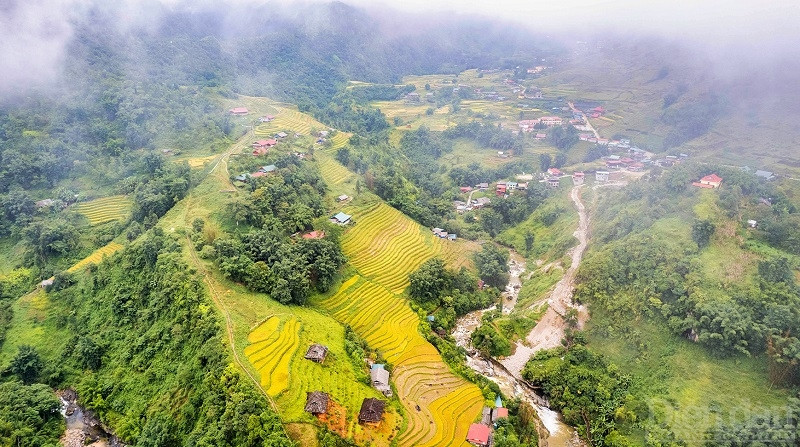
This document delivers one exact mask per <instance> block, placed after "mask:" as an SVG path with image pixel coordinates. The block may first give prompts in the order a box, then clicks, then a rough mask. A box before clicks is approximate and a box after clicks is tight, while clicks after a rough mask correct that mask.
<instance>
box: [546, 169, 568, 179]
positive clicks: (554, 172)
mask: <svg viewBox="0 0 800 447" xmlns="http://www.w3.org/2000/svg"><path fill="white" fill-rule="evenodd" d="M547 174H549V175H551V176H553V177H556V176H558V177H560V176H562V175H564V173H563V172H561V170H560V169H558V168H550V169H548V170H547Z"/></svg>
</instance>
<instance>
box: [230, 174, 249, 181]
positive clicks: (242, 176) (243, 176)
mask: <svg viewBox="0 0 800 447" xmlns="http://www.w3.org/2000/svg"><path fill="white" fill-rule="evenodd" d="M247 177H248V175H247V174H239V175H237V176H236V177H234V178H233V179H234V180H236V181H237V182H246V181H247Z"/></svg>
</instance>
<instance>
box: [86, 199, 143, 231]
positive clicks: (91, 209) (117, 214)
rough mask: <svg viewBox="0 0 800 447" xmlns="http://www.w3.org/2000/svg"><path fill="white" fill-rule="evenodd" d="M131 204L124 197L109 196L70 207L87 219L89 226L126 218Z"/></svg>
mask: <svg viewBox="0 0 800 447" xmlns="http://www.w3.org/2000/svg"><path fill="white" fill-rule="evenodd" d="M131 206H132V203H131V201H130V199H128V198H127V197H126V196H110V197H103V198H100V199H95V200H91V201H89V202H82V203H78V204H76V205H74V206H73V207H72V209H73V210H75V211H76V212H78V213H80V214H83V215H84V216H86V218H87V219H89V224H90V225H98V224H101V223H105V222H110V221H112V220H120V219H124V218H125V217H127V215H128V213H129V212H130V210H131Z"/></svg>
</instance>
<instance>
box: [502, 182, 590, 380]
mask: <svg viewBox="0 0 800 447" xmlns="http://www.w3.org/2000/svg"><path fill="white" fill-rule="evenodd" d="M580 191H581V186H575V187H573V188H572V192H571V194H570V197H571V198H572V202H573V203H574V204H575V208H576V209H577V210H578V229H577V230H575V233H574V235H575V237H576V238H577V239H578V245H576V246H575V247H573V248H572V249H571V250H570V252H569V254H570V257H571V258H572V263H571V264H570V266H569V268H568V269H567V271H566V272H565V273H564V276H563V277H562V278H561V280H560V281H558V283H557V284H556V286H555V288H554V289H553V291H552V292H551V293H550V296H549V297H548V298H547V301H546V302H547V304H548V308H547V311H546V312H545V314H544V315H543V316H542V319H541V320H539V322H538V323H537V324H536V326H535V327H534V328H533V329H532V330H531V332H530V333H529V334H528V336H527V337H526V340H525V341H526V343H525V344H523V343H521V342H517V344H516V350H515V351H514V354H513V355H511V356H509V357H506V358H505V359H503V360H501V361H500V363H502V364H503V366H505V367H506V369H507V370H508V371H509V372H510V373H511V374H513V375H514V376H515V377H517V378H520V377H521V376H522V369H523V368H524V367H525V364H526V363H527V362H528V359H530V357H531V355H533V354H534V353H536V352H537V351H540V350H542V349H550V348H555V347H557V346H560V345H561V339H562V338H564V330H565V329H566V327H567V323H566V321H565V319H564V318H565V316H566V314H567V312H568V311H569V310H570V309H576V310H577V311H578V327H583V325H584V323H586V320H587V319H588V318H589V314H588V312H587V310H586V308H585V307H584V306H575V305H574V304H573V303H572V290H573V288H574V287H575V274H576V272H577V270H578V266H579V265H580V263H581V260H582V259H583V254H584V252H585V251H586V246H587V245H588V243H589V215H588V214H587V212H586V206H585V205H584V204H583V201H582V200H581V193H580ZM540 304H541V303H535V304H534V306H538V305H540Z"/></svg>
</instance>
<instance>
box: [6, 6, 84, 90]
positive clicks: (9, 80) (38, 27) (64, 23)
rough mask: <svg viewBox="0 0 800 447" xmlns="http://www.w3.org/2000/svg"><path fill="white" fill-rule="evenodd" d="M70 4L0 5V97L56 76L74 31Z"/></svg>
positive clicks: (40, 83)
mask: <svg viewBox="0 0 800 447" xmlns="http://www.w3.org/2000/svg"><path fill="white" fill-rule="evenodd" d="M70 3H72V2H68V1H53V0H50V1H43V0H19V1H17V0H11V1H8V2H5V3H4V4H3V5H2V6H0V78H2V82H0V94H4V93H12V92H15V91H19V90H21V89H25V88H27V87H32V86H39V85H44V84H46V83H48V82H49V81H52V80H53V79H55V78H56V77H57V76H58V74H59V71H60V67H61V63H62V62H63V58H64V56H65V48H66V45H67V44H68V42H69V39H70V38H71V37H72V32H73V30H72V27H71V25H70V24H69V21H68V17H69V16H70V15H71V13H72V12H71V11H72V9H71V8H70Z"/></svg>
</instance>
